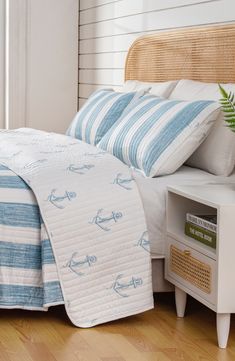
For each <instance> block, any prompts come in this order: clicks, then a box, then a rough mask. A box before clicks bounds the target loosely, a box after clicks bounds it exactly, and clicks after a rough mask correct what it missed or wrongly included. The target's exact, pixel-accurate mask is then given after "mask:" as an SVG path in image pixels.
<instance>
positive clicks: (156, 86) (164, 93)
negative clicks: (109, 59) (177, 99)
mask: <svg viewBox="0 0 235 361" xmlns="http://www.w3.org/2000/svg"><path fill="white" fill-rule="evenodd" d="M177 83H178V80H172V81H164V82H159V83H149V82H143V81H138V80H127V81H126V82H125V83H124V85H123V87H122V92H124V93H129V92H133V91H140V90H143V91H145V92H146V93H147V92H149V93H150V94H153V95H156V96H159V97H163V98H168V96H169V95H170V93H171V92H172V90H173V89H174V88H175V86H176V84H177Z"/></svg>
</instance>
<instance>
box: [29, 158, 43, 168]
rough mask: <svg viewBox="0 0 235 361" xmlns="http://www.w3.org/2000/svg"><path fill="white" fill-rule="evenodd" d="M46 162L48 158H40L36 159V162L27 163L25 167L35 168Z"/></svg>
mask: <svg viewBox="0 0 235 361" xmlns="http://www.w3.org/2000/svg"><path fill="white" fill-rule="evenodd" d="M45 162H47V159H39V160H36V161H35V162H31V163H27V164H26V165H25V166H24V169H35V168H38V167H39V166H40V165H41V164H43V163H45Z"/></svg>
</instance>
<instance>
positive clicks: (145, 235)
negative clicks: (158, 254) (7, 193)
mask: <svg viewBox="0 0 235 361" xmlns="http://www.w3.org/2000/svg"><path fill="white" fill-rule="evenodd" d="M136 246H140V247H142V248H143V249H144V250H145V251H147V252H150V250H149V247H150V242H149V239H148V232H147V231H145V232H143V233H142V236H141V237H140V239H139V240H138V243H137V245H136Z"/></svg>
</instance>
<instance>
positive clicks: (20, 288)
mask: <svg viewBox="0 0 235 361" xmlns="http://www.w3.org/2000/svg"><path fill="white" fill-rule="evenodd" d="M53 302H56V303H59V302H60V303H64V302H63V296H62V292H61V287H60V283H59V282H58V281H54V282H46V283H44V284H43V287H35V286H25V285H8V284H0V305H2V306H5V307H11V306H19V307H26V308H29V307H37V308H43V305H45V304H49V303H53Z"/></svg>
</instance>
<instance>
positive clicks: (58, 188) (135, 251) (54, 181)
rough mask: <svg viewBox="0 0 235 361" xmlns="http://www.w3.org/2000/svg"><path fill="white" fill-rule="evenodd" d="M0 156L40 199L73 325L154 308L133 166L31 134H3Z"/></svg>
mask: <svg viewBox="0 0 235 361" xmlns="http://www.w3.org/2000/svg"><path fill="white" fill-rule="evenodd" d="M0 154H1V156H0V163H1V164H3V165H4V166H6V167H8V168H9V169H11V170H12V171H14V172H15V173H16V174H17V175H18V176H20V177H21V178H22V179H23V180H24V181H25V183H27V185H28V186H29V187H30V188H31V190H32V191H33V192H34V195H35V197H36V199H37V202H38V206H39V209H40V213H41V216H42V219H43V222H44V224H45V230H44V232H45V235H44V237H43V238H44V239H48V240H49V241H50V243H51V246H52V249H53V253H54V257H55V262H56V267H57V271H58V275H59V280H60V286H61V289H62V293H63V298H64V302H65V307H66V310H67V313H68V316H69V317H70V319H71V321H72V322H73V323H74V324H75V325H77V326H80V327H90V326H93V325H96V324H99V323H103V322H107V321H110V320H114V319H118V318H121V317H125V316H129V315H132V314H136V313H139V312H143V311H145V310H148V309H150V308H152V307H153V298H152V281H151V264H150V254H149V252H148V239H147V233H146V224H145V219H144V213H143V207H142V203H141V200H140V197H139V194H138V190H137V187H136V184H135V182H134V180H133V178H132V176H131V173H130V171H129V169H128V167H127V166H126V165H124V164H123V163H122V162H120V161H119V160H118V159H116V158H115V157H113V156H112V155H110V154H107V153H105V152H103V151H100V150H98V149H97V148H95V147H93V146H91V145H88V144H86V143H83V142H81V141H78V140H75V139H73V138H70V137H67V136H63V135H58V134H53V133H45V132H40V131H35V130H32V129H19V130H16V131H2V132H0ZM0 196H1V193H0ZM0 199H1V198H0ZM12 214H13V215H14V210H12ZM0 306H1V304H0Z"/></svg>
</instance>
